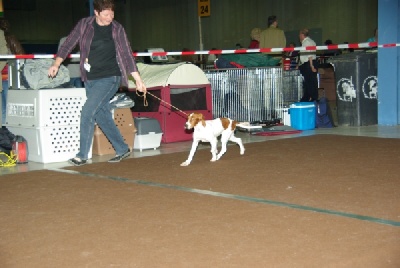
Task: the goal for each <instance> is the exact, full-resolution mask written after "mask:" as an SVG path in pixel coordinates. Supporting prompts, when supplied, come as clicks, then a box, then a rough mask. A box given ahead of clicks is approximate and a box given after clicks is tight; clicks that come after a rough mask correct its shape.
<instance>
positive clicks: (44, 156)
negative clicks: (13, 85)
mask: <svg viewBox="0 0 400 268" xmlns="http://www.w3.org/2000/svg"><path fill="white" fill-rule="evenodd" d="M85 101H86V94H85V89H83V88H69V89H43V90H9V91H8V104H7V115H6V122H5V126H7V128H8V129H9V130H10V131H11V132H12V133H13V134H15V135H20V136H23V137H24V138H25V139H26V140H27V144H28V152H29V155H28V160H29V161H34V162H40V163H53V162H64V161H67V160H68V159H70V158H72V157H74V156H75V155H76V154H77V153H78V151H79V146H80V144H79V141H80V135H79V130H80V113H81V110H82V106H83V105H84V103H85ZM89 157H91V151H90V153H89Z"/></svg>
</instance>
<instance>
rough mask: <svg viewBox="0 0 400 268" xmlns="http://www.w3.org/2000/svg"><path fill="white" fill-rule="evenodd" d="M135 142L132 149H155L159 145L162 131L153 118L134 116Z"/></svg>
mask: <svg viewBox="0 0 400 268" xmlns="http://www.w3.org/2000/svg"><path fill="white" fill-rule="evenodd" d="M134 121H135V127H136V129H137V131H136V134H135V142H134V144H133V149H137V150H140V151H142V150H143V149H154V150H155V149H157V148H158V147H160V145H161V138H162V134H163V133H162V131H161V127H160V123H159V122H158V120H157V119H155V118H149V117H135V118H134Z"/></svg>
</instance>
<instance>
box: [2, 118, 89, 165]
mask: <svg viewBox="0 0 400 268" xmlns="http://www.w3.org/2000/svg"><path fill="white" fill-rule="evenodd" d="M8 129H9V130H10V131H11V133H13V134H14V135H21V136H23V137H24V138H25V139H26V141H27V143H28V153H29V155H28V160H29V161H33V162H39V163H55V162H64V161H67V160H68V159H70V158H73V157H74V156H75V155H76V154H77V153H78V151H79V140H80V137H79V129H80V127H79V125H70V126H54V127H41V128H26V127H12V126H10V127H8ZM89 158H92V150H90V152H89Z"/></svg>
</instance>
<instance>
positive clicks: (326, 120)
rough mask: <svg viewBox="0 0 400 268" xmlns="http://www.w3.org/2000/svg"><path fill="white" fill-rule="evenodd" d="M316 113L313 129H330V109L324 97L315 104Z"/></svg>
mask: <svg viewBox="0 0 400 268" xmlns="http://www.w3.org/2000/svg"><path fill="white" fill-rule="evenodd" d="M315 107H316V113H315V127H317V128H331V127H333V124H332V117H331V115H330V109H329V104H328V100H327V99H326V98H325V97H322V98H320V99H319V101H316V102H315Z"/></svg>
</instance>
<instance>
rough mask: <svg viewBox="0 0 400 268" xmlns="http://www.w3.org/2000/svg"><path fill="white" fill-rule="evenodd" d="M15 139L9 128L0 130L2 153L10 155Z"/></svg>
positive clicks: (0, 149) (0, 148)
mask: <svg viewBox="0 0 400 268" xmlns="http://www.w3.org/2000/svg"><path fill="white" fill-rule="evenodd" d="M14 139H15V135H14V134H13V133H11V132H10V131H9V130H8V129H7V128H5V127H2V128H0V151H1V152H4V153H6V154H10V151H11V149H12V142H13V141H14Z"/></svg>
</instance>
